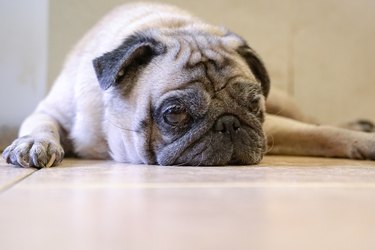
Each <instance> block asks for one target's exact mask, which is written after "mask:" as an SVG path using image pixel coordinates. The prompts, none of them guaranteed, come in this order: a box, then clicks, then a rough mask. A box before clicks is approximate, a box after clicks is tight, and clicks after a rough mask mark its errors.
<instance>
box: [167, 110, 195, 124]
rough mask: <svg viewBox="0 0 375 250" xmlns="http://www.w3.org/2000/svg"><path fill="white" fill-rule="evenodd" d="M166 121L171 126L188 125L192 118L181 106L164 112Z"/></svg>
mask: <svg viewBox="0 0 375 250" xmlns="http://www.w3.org/2000/svg"><path fill="white" fill-rule="evenodd" d="M163 117H164V121H165V122H166V123H167V124H169V125H171V126H178V125H183V124H186V123H187V122H188V121H189V119H190V116H189V114H188V113H187V111H186V109H185V108H184V107H181V106H172V107H170V108H168V109H167V110H166V111H165V112H164V115H163Z"/></svg>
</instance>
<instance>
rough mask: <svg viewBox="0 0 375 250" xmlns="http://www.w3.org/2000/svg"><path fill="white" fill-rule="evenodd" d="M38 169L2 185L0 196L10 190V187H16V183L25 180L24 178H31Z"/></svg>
mask: <svg viewBox="0 0 375 250" xmlns="http://www.w3.org/2000/svg"><path fill="white" fill-rule="evenodd" d="M38 171H39V169H36V170H35V171H32V172H30V173H28V174H26V175H24V176H22V177H21V178H19V179H17V180H15V181H10V182H9V183H7V184H5V185H3V186H1V187H0V195H1V194H2V193H4V192H6V191H7V190H9V189H11V188H12V187H14V186H15V185H17V184H18V183H20V182H21V181H23V180H25V179H26V178H28V177H29V176H31V175H32V174H34V173H36V172H38Z"/></svg>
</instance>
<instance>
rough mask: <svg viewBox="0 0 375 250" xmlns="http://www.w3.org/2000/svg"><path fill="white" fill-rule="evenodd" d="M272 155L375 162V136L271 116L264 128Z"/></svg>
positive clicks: (373, 134)
mask: <svg viewBox="0 0 375 250" xmlns="http://www.w3.org/2000/svg"><path fill="white" fill-rule="evenodd" d="M264 129H265V132H266V134H267V139H268V148H269V149H268V150H269V153H270V154H284V155H305V156H326V157H340V158H351V159H369V160H375V133H365V132H358V131H351V130H348V129H342V128H337V127H332V126H321V125H312V124H307V123H302V122H299V121H295V120H292V119H288V118H285V117H280V116H274V115H268V116H267V118H266V122H265V124H264Z"/></svg>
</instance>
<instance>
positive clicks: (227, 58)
mask: <svg viewBox="0 0 375 250" xmlns="http://www.w3.org/2000/svg"><path fill="white" fill-rule="evenodd" d="M162 37H163V38H162V39H161V40H164V43H165V44H166V45H167V48H168V49H167V50H168V53H169V54H170V56H172V57H173V61H174V62H173V63H174V64H177V65H180V67H181V70H182V71H184V70H185V71H187V72H188V74H192V75H194V70H193V69H194V68H199V67H200V68H201V70H204V72H200V74H199V73H198V75H200V76H205V77H206V80H208V81H209V83H210V85H211V86H212V87H213V91H215V92H216V91H219V90H221V89H223V88H224V87H225V86H226V85H227V84H228V82H230V80H231V79H233V78H238V77H241V78H246V79H247V80H248V81H249V82H252V83H254V84H259V86H260V87H261V88H262V90H263V94H264V95H265V96H267V94H268V90H269V78H268V74H267V72H266V69H265V67H264V66H263V63H262V62H261V60H260V58H259V57H258V56H257V54H256V53H255V52H254V51H253V50H252V49H251V48H250V47H249V46H248V45H247V44H246V42H245V40H243V39H242V38H241V37H239V36H238V35H236V34H234V33H231V32H228V31H226V32H221V33H220V32H216V33H214V32H212V31H210V32H197V31H196V30H194V31H186V30H183V31H181V30H180V31H175V32H172V33H167V34H163V35H162ZM191 78H194V76H192V77H191ZM197 80H198V79H197Z"/></svg>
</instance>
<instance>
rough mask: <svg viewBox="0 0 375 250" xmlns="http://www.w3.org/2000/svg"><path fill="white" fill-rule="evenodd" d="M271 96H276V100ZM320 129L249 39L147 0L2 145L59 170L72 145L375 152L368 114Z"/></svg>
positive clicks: (132, 149) (107, 30) (194, 158)
mask: <svg viewBox="0 0 375 250" xmlns="http://www.w3.org/2000/svg"><path fill="white" fill-rule="evenodd" d="M266 100H267V101H266ZM349 127H350V128H351V130H349V129H344V128H336V127H330V126H319V125H315V124H313V123H310V124H309V120H308V119H307V118H305V117H304V116H303V115H302V114H301V112H299V110H298V108H297V107H296V106H295V105H294V104H293V102H292V101H291V100H290V99H289V98H288V97H287V96H286V95H284V94H282V93H280V92H278V91H276V90H272V91H271V92H270V79H269V76H268V74H267V71H266V68H265V66H264V65H263V63H262V61H261V59H260V58H259V56H258V55H257V54H256V52H255V51H254V50H253V49H252V48H251V47H249V46H248V44H247V43H246V41H245V40H244V39H242V38H241V37H240V36H238V35H236V34H234V33H232V32H230V31H229V30H226V29H225V28H222V27H216V26H212V25H209V24H207V23H204V22H203V21H201V20H199V19H197V18H196V17H193V16H191V15H190V14H189V13H187V12H185V11H183V10H180V9H178V8H175V7H173V6H168V5H161V4H150V3H147V4H145V3H138V4H131V5H124V6H121V7H119V8H117V9H115V10H114V11H112V12H111V13H110V14H109V15H107V16H106V17H105V18H103V19H102V20H101V21H100V22H99V23H98V24H97V25H96V26H95V27H94V28H93V29H91V30H90V31H89V32H88V33H87V34H86V36H85V37H84V38H83V39H82V40H81V41H80V42H79V43H78V44H77V45H76V47H75V48H74V50H73V51H72V52H71V54H70V55H69V57H68V59H67V61H66V63H65V66H64V69H63V70H62V72H61V74H60V75H59V77H58V78H57V80H56V82H55V84H54V86H53V88H52V90H51V91H50V93H49V95H48V96H47V97H46V98H45V99H44V100H43V101H42V102H41V103H40V104H39V106H38V107H37V108H36V110H35V112H34V113H32V114H31V115H30V116H29V117H28V118H27V119H26V120H25V121H24V123H23V124H22V126H21V129H20V137H19V138H18V139H16V140H15V141H14V142H13V143H12V144H11V145H10V146H9V147H8V148H6V150H5V151H4V152H3V158H4V159H5V160H6V161H7V162H8V163H11V164H15V165H20V166H23V167H50V166H54V165H57V164H59V163H60V162H61V161H62V159H63V157H64V152H65V153H72V154H74V155H76V156H78V157H82V158H95V159H114V160H115V161H119V162H128V163H144V164H161V165H226V164H246V165H247V164H257V163H259V162H260V161H261V159H262V157H263V155H264V154H265V153H270V154H289V155H308V156H326V157H347V158H352V159H371V160H374V159H375V133H364V132H362V131H354V130H355V129H357V130H363V131H365V130H367V132H373V130H374V126H373V124H371V123H370V122H364V121H359V122H357V123H352V124H350V125H349Z"/></svg>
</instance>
